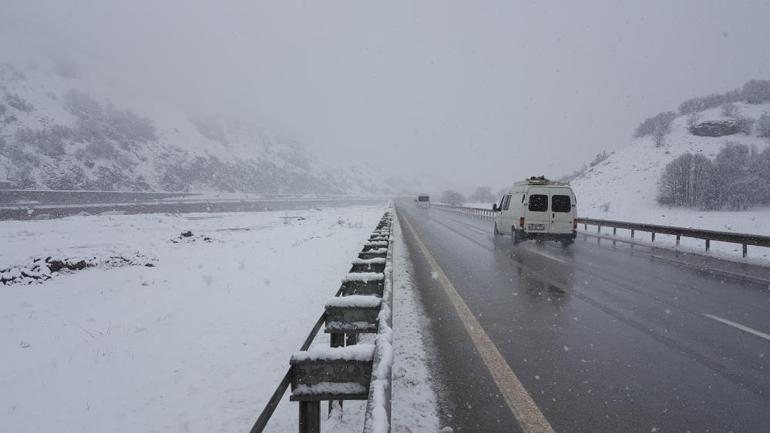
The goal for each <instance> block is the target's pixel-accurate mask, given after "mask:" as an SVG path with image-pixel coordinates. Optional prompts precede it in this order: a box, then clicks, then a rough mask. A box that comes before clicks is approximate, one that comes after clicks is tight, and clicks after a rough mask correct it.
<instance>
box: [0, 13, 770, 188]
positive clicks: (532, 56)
mask: <svg viewBox="0 0 770 433" xmlns="http://www.w3.org/2000/svg"><path fill="white" fill-rule="evenodd" d="M768 19H770V2H768V1H729V2H728V1H701V0H688V1H684V0H682V1H638V2H633V3H632V2H618V1H609V0H608V1H561V2H555V1H552V2H534V1H527V2H523V1H482V0H480V1H470V0H465V1H447V0H411V1H407V0H379V1H364V0H345V1H336V0H318V1H310V0H307V1H296V0H274V1H257V0H219V1H214V0H211V1H203V0H197V1H196V0H185V1H181V0H166V1H159V0H131V1H109V0H45V1H43V0H0V37H3V38H19V37H20V36H19V35H22V34H24V35H27V37H28V39H29V40H35V41H36V42H37V43H38V45H40V46H45V49H47V50H54V51H55V50H77V51H78V52H80V53H86V55H88V56H91V57H93V58H96V59H99V61H101V62H104V63H105V64H109V65H111V67H113V68H114V70H115V71H120V75H119V79H120V80H121V81H124V82H125V84H126V85H127V86H131V87H136V88H141V89H144V90H145V91H147V92H148V93H152V94H156V95H164V97H168V98H171V99H173V100H174V101H178V103H180V104H183V106H184V107H187V108H189V109H197V110H202V111H209V112H215V113H223V114H224V115H229V113H235V114H236V115H238V116H239V117H254V118H255V119H259V120H260V123H266V124H273V125H276V126H278V127H280V128H282V129H284V130H287V131H290V132H291V133H292V134H293V135H294V136H296V137H297V139H299V140H300V141H301V142H303V143H304V144H305V145H306V146H307V147H309V148H311V149H313V151H314V152H316V153H319V154H323V155H325V156H327V157H335V158H337V157H338V158H342V159H348V158H352V159H356V160H360V159H363V158H364V157H365V156H366V155H370V154H372V153H371V152H373V151H376V154H377V155H378V160H379V161H380V162H381V164H382V166H383V168H384V170H385V171H386V172H387V173H389V174H397V175H404V176H411V175H413V174H416V173H420V172H423V173H427V174H437V175H440V176H442V177H447V178H452V179H456V180H457V182H458V183H462V184H467V185H468V186H469V187H470V186H473V185H477V184H489V185H492V186H494V187H495V188H497V187H499V186H501V185H504V184H508V183H510V182H511V181H512V180H513V179H514V178H520V177H523V176H526V175H530V174H546V175H551V176H557V175H561V174H565V173H567V172H570V171H572V170H574V169H575V168H577V167H578V166H579V165H580V164H582V163H583V162H586V161H587V160H589V159H590V158H591V157H592V156H593V155H594V154H595V153H597V152H598V151H600V150H602V149H607V150H614V149H616V148H618V147H620V146H623V145H626V144H627V143H628V142H629V141H630V135H631V132H632V130H633V128H634V127H635V126H636V125H637V124H638V123H639V122H640V121H641V120H642V119H643V118H644V117H647V116H649V115H652V114H655V113H657V112H659V111H662V110H668V109H674V108H675V107H676V106H677V105H678V103H679V102H681V100H683V99H684V98H687V97H690V96H697V95H702V94H706V93H712V92H717V91H725V90H730V89H732V88H735V87H738V86H740V85H742V84H743V82H745V81H747V80H749V79H752V78H765V79H766V78H770V50H768V41H770V26H769V25H768ZM351 155H353V156H351Z"/></svg>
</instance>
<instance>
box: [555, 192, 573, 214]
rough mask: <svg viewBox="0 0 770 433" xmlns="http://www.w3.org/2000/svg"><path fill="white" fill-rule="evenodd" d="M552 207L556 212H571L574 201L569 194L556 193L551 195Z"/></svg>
mask: <svg viewBox="0 0 770 433" xmlns="http://www.w3.org/2000/svg"><path fill="white" fill-rule="evenodd" d="M551 209H552V210H553V211H554V212H571V211H572V203H570V198H569V196H568V195H555V196H553V197H551Z"/></svg>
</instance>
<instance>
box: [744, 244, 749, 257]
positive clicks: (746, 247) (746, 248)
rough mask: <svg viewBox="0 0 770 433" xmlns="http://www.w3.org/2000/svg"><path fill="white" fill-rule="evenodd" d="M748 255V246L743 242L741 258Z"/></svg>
mask: <svg viewBox="0 0 770 433" xmlns="http://www.w3.org/2000/svg"><path fill="white" fill-rule="evenodd" d="M748 255H749V247H748V245H746V244H743V258H744V259H745V258H746V256H748Z"/></svg>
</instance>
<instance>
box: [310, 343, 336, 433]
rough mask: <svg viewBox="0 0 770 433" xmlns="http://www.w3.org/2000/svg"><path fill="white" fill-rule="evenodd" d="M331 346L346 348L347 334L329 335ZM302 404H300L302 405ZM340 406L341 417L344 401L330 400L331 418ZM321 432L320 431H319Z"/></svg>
mask: <svg viewBox="0 0 770 433" xmlns="http://www.w3.org/2000/svg"><path fill="white" fill-rule="evenodd" d="M329 346H331V347H343V346H345V334H341V333H338V332H334V333H332V334H329ZM301 404H302V403H300V405H301ZM337 405H339V408H340V416H342V400H340V401H336V400H329V414H328V415H329V417H331V416H332V411H333V410H334V406H337ZM301 423H302V415H300V424H301ZM319 431H320V430H319ZM300 433H302V429H300Z"/></svg>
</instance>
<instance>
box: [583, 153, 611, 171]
mask: <svg viewBox="0 0 770 433" xmlns="http://www.w3.org/2000/svg"><path fill="white" fill-rule="evenodd" d="M609 157H610V155H609V154H608V153H607V152H606V151H604V150H603V151H601V152H599V153H597V154H596V156H594V159H593V160H592V161H591V162H590V163H588V166H589V167H595V166H597V165H599V164H600V163H601V162H602V161H604V160H605V159H607V158H609Z"/></svg>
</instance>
